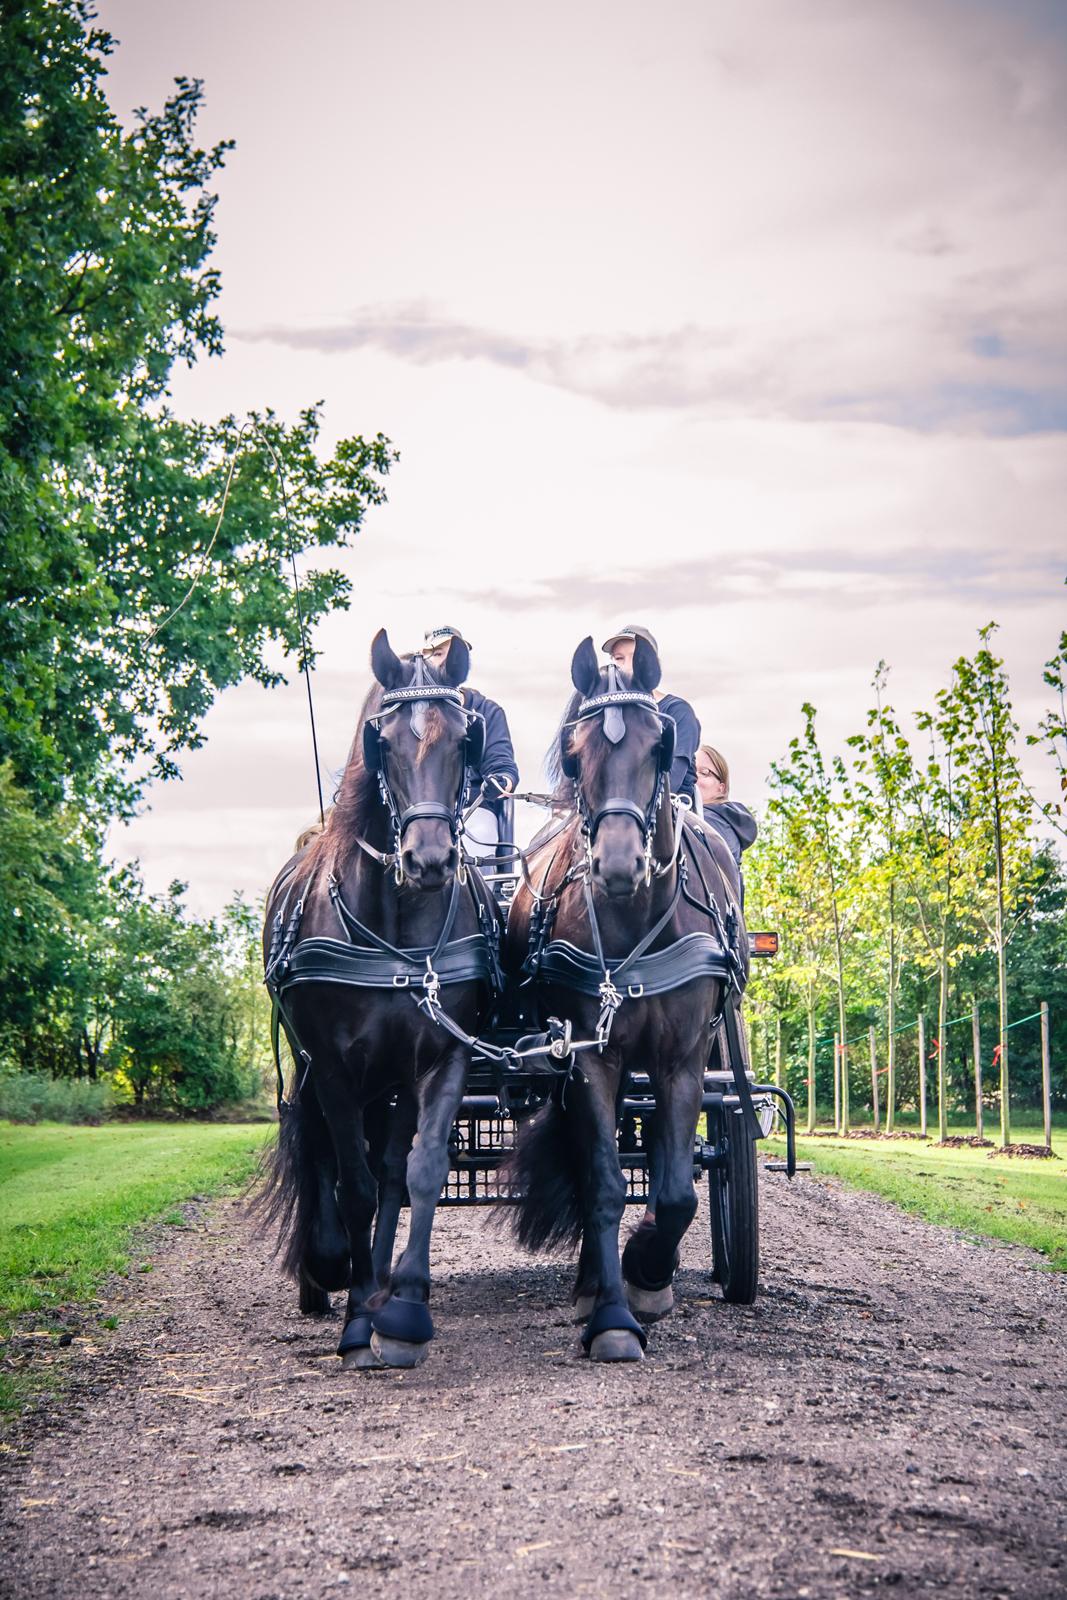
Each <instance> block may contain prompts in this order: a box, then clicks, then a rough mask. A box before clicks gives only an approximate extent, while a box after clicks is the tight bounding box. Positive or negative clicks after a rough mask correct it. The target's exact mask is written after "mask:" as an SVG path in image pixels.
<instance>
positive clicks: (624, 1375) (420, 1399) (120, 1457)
mask: <svg viewBox="0 0 1067 1600" xmlns="http://www.w3.org/2000/svg"><path fill="white" fill-rule="evenodd" d="M760 1181H761V1194H762V1203H763V1212H764V1215H763V1238H764V1263H763V1280H762V1289H761V1294H760V1298H759V1300H758V1302H757V1304H756V1305H754V1306H751V1307H736V1306H727V1305H725V1304H724V1303H723V1302H722V1300H721V1299H719V1298H718V1291H717V1290H716V1289H715V1287H714V1286H713V1285H712V1284H711V1283H710V1281H709V1276H708V1260H709V1254H708V1248H707V1214H706V1209H705V1207H704V1204H703V1202H702V1207H701V1214H700V1216H699V1217H698V1219H697V1221H696V1222H695V1223H694V1225H693V1228H692V1229H691V1231H690V1234H689V1236H688V1238H687V1240H686V1241H685V1245H684V1247H683V1266H682V1271H681V1273H680V1275H679V1279H678V1289H679V1291H680V1294H679V1302H680V1303H679V1308H678V1310H677V1311H676V1313H675V1314H674V1316H673V1317H671V1318H669V1319H668V1320H667V1321H666V1322H664V1323H661V1324H660V1325H659V1326H658V1327H657V1328H655V1329H654V1330H653V1332H652V1335H651V1339H650V1344H649V1357H648V1360H647V1361H646V1362H645V1363H644V1364H643V1365H642V1366H639V1367H617V1368H605V1367H597V1366H593V1365H591V1364H590V1363H589V1362H587V1361H585V1360H583V1359H582V1358H581V1356H580V1352H579V1347H578V1343H577V1336H576V1330H575V1329H574V1327H573V1326H572V1324H571V1323H570V1321H569V1318H568V1316H567V1314H566V1291H567V1285H568V1283H569V1275H568V1272H567V1271H566V1269H565V1268H564V1267H562V1266H555V1265H548V1266H546V1265H544V1264H543V1263H541V1262H539V1261H536V1260H534V1261H531V1260H530V1259H528V1258H526V1257H524V1256H521V1255H520V1254H518V1253H517V1251H516V1250H515V1249H514V1247H513V1246H512V1245H511V1244H510V1242H508V1241H507V1240H506V1239H505V1238H504V1237H502V1236H501V1235H500V1234H498V1233H497V1232H496V1231H495V1230H491V1229H490V1228H489V1227H487V1225H486V1218H485V1217H484V1215H482V1214H472V1213H464V1212H459V1211H450V1212H443V1213H441V1214H440V1216H439V1219H438V1226H437V1231H436V1234H435V1251H434V1256H435V1262H436V1292H435V1296H434V1311H435V1316H436V1320H437V1324H438V1333H439V1339H438V1342H437V1344H436V1345H435V1346H434V1349H433V1352H432V1354H431V1357H430V1360H429V1361H428V1362H427V1363H426V1365H425V1366H423V1367H421V1368H419V1369H417V1370H416V1371H414V1372H407V1373H398V1372H376V1373H370V1374H360V1373H346V1374H344V1375H342V1373H341V1371H340V1363H339V1362H338V1361H337V1360H336V1358H335V1357H334V1356H333V1355H332V1353H331V1352H332V1348H333V1345H334V1344H335V1342H336V1338H337V1333H338V1328H339V1323H338V1322H336V1321H332V1322H324V1321H318V1320H315V1319H310V1318H302V1317H300V1316H299V1315H298V1314H297V1312H296V1310H295V1294H294V1291H293V1289H292V1288H291V1286H289V1285H288V1284H285V1283H283V1282H282V1281H281V1280H280V1279H279V1277H278V1275H277V1271H276V1269H275V1267H274V1265H273V1262H272V1260H271V1258H270V1254H269V1250H268V1248H267V1246H266V1245H265V1243H264V1241H263V1240H261V1239H257V1238H256V1237H255V1236H254V1234H253V1233H252V1231H251V1229H250V1227H249V1223H248V1219H247V1216H246V1215H245V1213H244V1211H243V1209H242V1207H241V1206H240V1205H239V1204H238V1203H236V1202H226V1203H222V1204H219V1205H217V1206H214V1207H211V1208H200V1209H199V1210H198V1209H196V1208H190V1215H189V1221H188V1225H187V1227H186V1229H185V1230H184V1231H173V1232H172V1231H171V1230H167V1233H166V1237H165V1239H163V1238H162V1237H161V1238H160V1241H159V1248H158V1251H157V1252H156V1253H155V1255H154V1258H153V1259H154V1261H155V1266H154V1270H153V1271H152V1272H150V1273H145V1274H140V1273H135V1274H133V1276H132V1277H131V1278H130V1279H129V1280H128V1282H125V1283H122V1284H121V1285H120V1292H119V1293H118V1294H117V1295H116V1297H115V1304H114V1306H113V1308H112V1309H114V1311H115V1312H116V1314H117V1315H118V1316H119V1317H120V1319H121V1321H120V1325H119V1328H118V1330H117V1332H115V1333H114V1334H110V1335H103V1336H96V1337H94V1339H93V1340H92V1341H89V1340H81V1339H78V1340H75V1342H74V1344H73V1345H72V1346H71V1347H70V1349H69V1350H68V1351H66V1352H63V1353H62V1355H63V1360H64V1361H65V1363H66V1364H67V1365H68V1367H69V1378H70V1384H69V1386H68V1387H67V1389H66V1391H65V1394H64V1396H63V1398H62V1400H61V1401H54V1402H52V1403H51V1404H50V1405H49V1406H47V1407H43V1408H41V1409H39V1410H38V1411H37V1412H36V1413H35V1414H34V1415H32V1416H31V1417H30V1418H29V1419H28V1420H27V1422H26V1423H25V1425H24V1427H23V1430H22V1432H21V1433H20V1434H17V1435H16V1436H15V1437H14V1439H13V1440H12V1442H11V1444H9V1445H8V1446H7V1447H6V1450H5V1453H3V1454H0V1573H2V1574H3V1576H0V1592H2V1593H3V1594H4V1595H5V1596H6V1595H12V1596H15V1595H17V1596H19V1597H20V1600H29V1597H31V1596H42V1597H43V1596H48V1597H49V1600H74V1597H77V1600H89V1597H93V1596H102V1595H107V1596H108V1597H110V1600H116V1597H120V1596H152V1597H153V1600H155V1597H161V1600H172V1597H173V1600H177V1597H182V1600H185V1597H190V1600H191V1597H197V1600H199V1597H208V1596H210V1597H219V1600H296V1597H303V1596H312V1595H315V1596H320V1595H324V1596H343V1595H356V1594H358V1595H360V1597H361V1600H362V1597H364V1596H377V1595H386V1594H388V1595H403V1596H404V1597H405V1600H429V1597H431V1596H433V1597H439V1600H451V1597H453V1596H455V1597H459V1596H463V1597H470V1596H481V1595H493V1596H497V1595H507V1596H509V1597H510V1596H528V1595H564V1594H565V1595H589V1596H600V1595H604V1596H609V1595H610V1596H611V1597H612V1600H623V1597H626V1596H630V1595H649V1594H660V1593H663V1592H665V1591H666V1590H668V1589H671V1590H672V1591H674V1592H677V1593H679V1594H681V1595H689V1594H704V1593H708V1594H715V1595H722V1596H728V1597H731V1600H732V1597H734V1596H738V1597H742V1596H745V1597H747V1596H764V1595H767V1596H779V1597H786V1596H788V1597H789V1600H794V1597H805V1596H812V1597H813V1600H816V1597H822V1596H831V1595H833V1596H853V1595H866V1594H877V1593H881V1592H882V1591H883V1590H886V1591H890V1592H892V1593H893V1594H895V1595H899V1596H904V1595H912V1594H920V1593H926V1592H927V1591H931V1590H933V1591H937V1592H938V1593H940V1594H943V1595H952V1596H960V1597H963V1596H966V1597H968V1600H974V1597H977V1596H997V1595H1002V1596H1016V1595H1018V1596H1024V1595H1025V1596H1026V1597H1027V1600H1044V1597H1050V1596H1057V1595H1065V1594H1067V1564H1065V1563H1067V1555H1065V1552H1067V1540H1065V1531H1067V1494H1065V1489H1064V1484H1065V1482H1067V1470H1065V1468H1067V1461H1065V1459H1064V1454H1065V1453H1064V1448H1063V1443H1064V1436H1065V1431H1067V1430H1065V1421H1067V1363H1065V1360H1064V1356H1065V1346H1067V1317H1065V1314H1064V1313H1065V1308H1067V1281H1065V1280H1064V1279H1062V1278H1055V1277H1053V1276H1052V1275H1050V1274H1048V1273H1046V1272H1044V1271H1042V1270H1040V1268H1039V1265H1038V1259H1037V1258H1036V1257H1034V1256H1031V1255H1029V1254H1028V1253H1026V1252H1024V1251H1021V1250H1016V1249H1013V1248H1009V1247H993V1246H989V1245H977V1244H975V1243H973V1242H970V1241H968V1240H966V1239H962V1238H958V1237H956V1236H954V1235H953V1234H951V1233H949V1232H946V1231H944V1230H940V1229H936V1228H933V1227H930V1226H927V1225H926V1224H924V1223H921V1222H918V1221H916V1220H914V1219H911V1218H908V1217H905V1216H902V1215H901V1214H900V1213H898V1212H897V1211H895V1210H894V1209H893V1208H892V1207H890V1206H889V1205H887V1204H885V1203H884V1202H882V1201H880V1200H878V1199H877V1198H875V1197H874V1196H870V1195H863V1194H854V1193H850V1192H849V1191H847V1190H844V1189H841V1188H839V1187H837V1186H835V1185H832V1184H829V1183H825V1182H823V1181H820V1180H815V1179H812V1178H811V1177H808V1176H800V1177H798V1178H797V1179H796V1180H795V1182H794V1183H793V1184H792V1185H791V1186H790V1185H788V1184H787V1180H786V1179H785V1178H784V1177H783V1176H778V1175H775V1174H770V1173H763V1174H762V1175H761V1180H760Z"/></svg>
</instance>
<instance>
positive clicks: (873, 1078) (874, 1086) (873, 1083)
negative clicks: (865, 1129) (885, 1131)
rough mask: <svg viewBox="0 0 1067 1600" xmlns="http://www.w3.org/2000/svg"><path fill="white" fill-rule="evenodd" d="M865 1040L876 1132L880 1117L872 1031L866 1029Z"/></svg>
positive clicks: (876, 1052) (876, 1059)
mask: <svg viewBox="0 0 1067 1600" xmlns="http://www.w3.org/2000/svg"><path fill="white" fill-rule="evenodd" d="M867 1038H868V1040H869V1041H870V1046H871V1107H872V1109H873V1111H874V1131H875V1133H877V1132H878V1125H879V1122H880V1120H881V1119H880V1117H879V1115H878V1046H877V1045H876V1044H875V1042H874V1029H873V1028H868V1029H867Z"/></svg>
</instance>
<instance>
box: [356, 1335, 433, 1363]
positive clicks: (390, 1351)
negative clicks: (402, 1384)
mask: <svg viewBox="0 0 1067 1600" xmlns="http://www.w3.org/2000/svg"><path fill="white" fill-rule="evenodd" d="M370 1347H371V1350H372V1351H373V1352H374V1354H375V1355H376V1356H377V1357H378V1360H379V1363H380V1364H381V1365H382V1366H386V1367H421V1366H422V1363H423V1362H424V1361H425V1360H426V1357H427V1356H428V1355H429V1353H430V1346H429V1342H427V1343H426V1344H408V1342H407V1340H406V1339H390V1338H389V1335H388V1334H385V1333H372V1334H371V1336H370Z"/></svg>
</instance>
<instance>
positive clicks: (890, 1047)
mask: <svg viewBox="0 0 1067 1600" xmlns="http://www.w3.org/2000/svg"><path fill="white" fill-rule="evenodd" d="M896 943H897V941H896V918H895V911H894V895H893V885H892V884H890V885H889V1039H888V1041H887V1044H886V1062H885V1068H886V1071H885V1131H886V1133H892V1131H893V1112H894V1109H895V1107H896V1100H897V1038H896V1027H897V950H896Z"/></svg>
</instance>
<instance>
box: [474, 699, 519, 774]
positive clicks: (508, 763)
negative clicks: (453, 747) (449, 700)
mask: <svg viewBox="0 0 1067 1600" xmlns="http://www.w3.org/2000/svg"><path fill="white" fill-rule="evenodd" d="M463 704H464V705H465V706H466V707H467V710H468V711H477V712H478V714H479V716H482V717H484V718H485V752H484V754H483V755H482V763H481V768H480V770H479V771H478V772H476V773H475V774H474V778H475V781H476V782H477V783H481V782H482V781H483V779H485V778H491V777H495V778H510V779H511V785H512V788H515V786H516V785H517V784H518V781H519V769H518V767H517V766H516V765H515V751H514V749H513V747H512V743H511V733H510V731H509V729H508V719H507V717H506V716H505V715H504V712H503V708H502V707H501V706H498V705H497V703H496V701H495V700H490V699H489V697H488V696H487V695H484V694H482V693H481V692H480V691H479V690H478V689H470V688H465V689H464V690H463ZM489 798H491V797H489Z"/></svg>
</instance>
